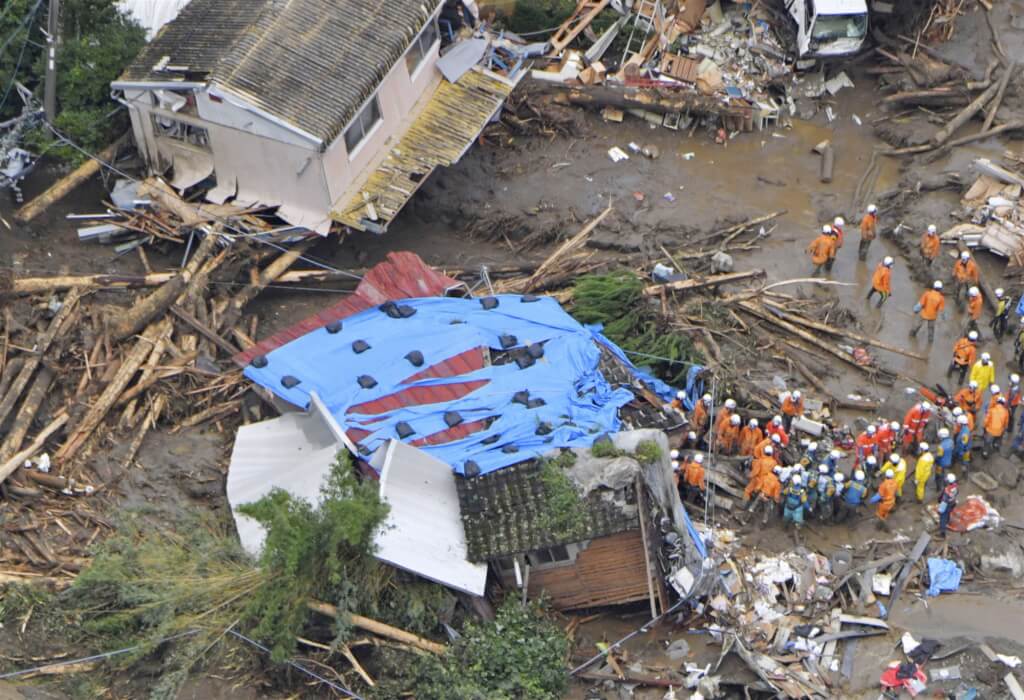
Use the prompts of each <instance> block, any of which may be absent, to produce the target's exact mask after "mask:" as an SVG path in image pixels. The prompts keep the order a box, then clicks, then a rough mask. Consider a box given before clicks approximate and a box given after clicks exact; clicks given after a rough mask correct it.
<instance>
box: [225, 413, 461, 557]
mask: <svg viewBox="0 0 1024 700" xmlns="http://www.w3.org/2000/svg"><path fill="white" fill-rule="evenodd" d="M340 449H341V446H340V445H339V443H338V442H337V441H336V439H335V437H334V435H333V434H332V433H331V430H330V428H329V427H328V426H327V425H326V424H325V423H324V421H323V420H322V419H321V417H320V416H319V415H318V414H317V413H316V412H315V411H314V412H313V413H308V414H307V413H286V414H285V415H283V416H281V417H280V418H274V419H272V420H265V421H262V422H260V423H253V424H251V425H243V426H242V427H240V428H239V429H238V434H237V435H236V436H235V446H234V448H233V449H232V451H231V461H230V464H229V465H228V476H227V496H228V503H230V504H231V511H232V514H233V515H234V517H235V526H236V527H237V529H238V537H239V539H240V540H241V541H242V546H243V547H244V548H245V549H246V551H248V552H250V553H252V554H258V553H259V551H260V549H261V548H262V547H263V540H264V538H265V537H266V532H265V531H264V529H263V527H262V526H261V525H260V524H259V523H257V522H256V521H255V520H253V519H252V518H249V517H248V516H245V515H242V514H241V513H239V512H238V511H237V508H238V506H240V505H243V504H245V503H252V502H253V501H257V500H259V499H260V498H261V497H262V496H265V495H266V494H268V493H270V491H271V489H274V488H281V489H284V490H285V491H287V492H288V493H290V494H292V495H294V496H297V497H299V498H305V499H306V500H308V501H310V502H316V500H317V498H318V496H319V493H320V484H321V483H322V482H323V479H324V476H325V475H326V474H327V473H328V472H329V471H330V468H331V464H333V463H334V460H335V458H336V457H337V455H338V451H339V450H340ZM449 471H450V470H449ZM452 488H454V485H453V486H452Z"/></svg>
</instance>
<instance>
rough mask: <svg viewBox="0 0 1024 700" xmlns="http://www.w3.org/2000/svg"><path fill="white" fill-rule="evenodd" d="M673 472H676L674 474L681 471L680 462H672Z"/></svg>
mask: <svg viewBox="0 0 1024 700" xmlns="http://www.w3.org/2000/svg"><path fill="white" fill-rule="evenodd" d="M672 471H674V472H677V471H679V462H677V461H676V460H674V459H673V460H672Z"/></svg>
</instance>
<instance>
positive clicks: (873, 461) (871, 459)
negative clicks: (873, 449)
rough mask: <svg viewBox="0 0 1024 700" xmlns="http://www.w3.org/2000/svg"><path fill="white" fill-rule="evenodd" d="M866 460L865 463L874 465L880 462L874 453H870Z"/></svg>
mask: <svg viewBox="0 0 1024 700" xmlns="http://www.w3.org/2000/svg"><path fill="white" fill-rule="evenodd" d="M864 461H865V463H867V464H870V465H871V466H872V467H873V466H875V465H876V464H878V460H877V459H875V456H874V455H868V458H867V459H866V460H864Z"/></svg>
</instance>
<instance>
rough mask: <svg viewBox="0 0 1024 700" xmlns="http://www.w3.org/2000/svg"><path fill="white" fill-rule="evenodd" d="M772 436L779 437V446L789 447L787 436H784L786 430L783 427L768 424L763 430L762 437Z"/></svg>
mask: <svg viewBox="0 0 1024 700" xmlns="http://www.w3.org/2000/svg"><path fill="white" fill-rule="evenodd" d="M772 435H778V436H779V440H781V441H782V442H781V443H780V444H781V445H782V446H783V447H787V446H788V445H789V435H787V434H786V429H785V428H784V427H783V426H781V425H775V424H774V423H769V424H768V425H767V426H766V427H765V429H764V436H765V437H767V438H770V437H771V436H772Z"/></svg>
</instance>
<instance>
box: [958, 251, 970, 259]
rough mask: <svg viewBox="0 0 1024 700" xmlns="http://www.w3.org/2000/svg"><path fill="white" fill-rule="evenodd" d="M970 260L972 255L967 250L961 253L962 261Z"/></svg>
mask: <svg viewBox="0 0 1024 700" xmlns="http://www.w3.org/2000/svg"><path fill="white" fill-rule="evenodd" d="M970 258H971V254H970V253H968V252H967V251H966V250H962V251H960V259H961V260H970Z"/></svg>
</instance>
